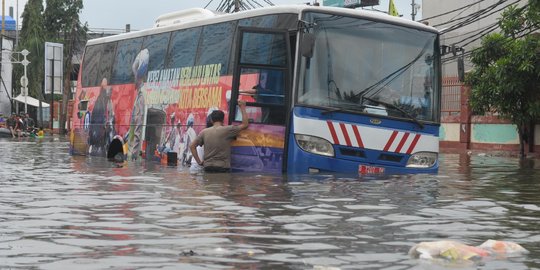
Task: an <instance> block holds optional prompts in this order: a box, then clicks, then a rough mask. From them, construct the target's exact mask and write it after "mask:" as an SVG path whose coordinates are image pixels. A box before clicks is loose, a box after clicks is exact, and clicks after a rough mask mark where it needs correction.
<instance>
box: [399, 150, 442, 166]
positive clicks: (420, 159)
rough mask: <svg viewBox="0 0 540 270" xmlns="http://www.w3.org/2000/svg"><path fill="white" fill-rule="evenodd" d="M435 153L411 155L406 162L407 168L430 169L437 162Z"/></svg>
mask: <svg viewBox="0 0 540 270" xmlns="http://www.w3.org/2000/svg"><path fill="white" fill-rule="evenodd" d="M437 157H438V155H437V153H433V152H418V153H416V154H413V155H412V156H411V157H410V158H409V160H408V161H407V167H409V168H431V167H433V166H434V165H435V163H436V162H437Z"/></svg>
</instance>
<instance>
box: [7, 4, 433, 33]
mask: <svg viewBox="0 0 540 270" xmlns="http://www.w3.org/2000/svg"><path fill="white" fill-rule="evenodd" d="M209 1H210V0H84V9H83V12H82V14H81V21H82V22H88V25H89V26H90V28H91V29H96V28H104V29H124V28H125V26H126V24H130V25H131V29H132V30H141V29H145V28H150V27H152V26H153V24H154V20H155V19H156V18H157V17H158V16H159V15H162V14H165V13H169V12H173V11H177V10H181V9H186V8H194V7H204V6H206V5H207V4H208V3H209ZM257 1H258V2H259V3H261V4H262V3H264V1H263V0H257ZM270 1H271V2H272V3H274V4H276V5H284V4H299V3H306V2H309V1H310V0H270ZM388 1H389V0H380V5H379V6H375V7H374V8H375V9H378V10H383V11H387V10H388ZM17 2H18V7H19V8H18V14H19V16H20V15H21V14H22V12H23V9H24V5H25V4H26V0H5V14H6V15H9V7H10V6H11V7H13V13H14V17H16V16H17ZM44 2H45V1H44ZM220 2H221V0H213V2H212V3H211V4H210V6H209V8H210V9H212V8H214V9H215V8H216V7H217V6H218V4H219V3H220ZM311 2H313V0H311ZM319 2H322V0H319ZM416 2H419V3H421V2H422V1H420V0H417V1H416ZM394 3H395V4H396V8H397V10H398V12H399V13H400V14H402V15H403V17H404V18H408V19H410V18H411V0H394ZM421 12H422V11H421V10H420V11H419V14H421ZM418 18H421V17H420V16H417V17H416V19H418Z"/></svg>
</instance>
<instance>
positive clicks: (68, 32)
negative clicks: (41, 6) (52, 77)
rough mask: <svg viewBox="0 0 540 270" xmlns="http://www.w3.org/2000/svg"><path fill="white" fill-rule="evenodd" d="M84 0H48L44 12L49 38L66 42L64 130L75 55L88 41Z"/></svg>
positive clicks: (61, 125)
mask: <svg viewBox="0 0 540 270" xmlns="http://www.w3.org/2000/svg"><path fill="white" fill-rule="evenodd" d="M82 9H83V1H82V0H47V7H46V9H45V11H44V12H43V21H44V25H45V26H44V30H45V33H46V37H47V40H49V41H54V42H59V43H63V44H64V61H63V62H64V89H63V90H62V91H63V93H62V94H63V95H62V107H61V111H60V112H59V113H60V114H59V115H60V119H59V120H60V121H59V126H60V128H61V130H62V132H64V131H65V130H64V127H65V122H66V118H67V113H68V112H67V107H68V106H67V104H68V99H69V97H70V93H71V74H72V73H73V72H74V66H73V56H74V55H76V54H77V53H78V50H79V48H82V47H83V46H81V43H84V42H85V41H86V32H87V30H88V29H87V26H86V25H83V24H82V23H81V22H80V18H79V13H81V10H82Z"/></svg>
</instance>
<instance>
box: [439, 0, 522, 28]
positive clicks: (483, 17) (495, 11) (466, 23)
mask: <svg viewBox="0 0 540 270" xmlns="http://www.w3.org/2000/svg"><path fill="white" fill-rule="evenodd" d="M504 1H507V0H504ZM519 1H521V0H516V1H514V2H512V3H510V4H508V5H506V6H504V7H502V8H500V9H497V10H494V11H492V12H490V13H487V14H484V15H483V16H479V15H480V14H481V13H478V16H475V18H474V20H473V19H468V20H466V21H464V22H461V23H458V24H456V25H454V26H451V27H449V28H447V29H445V30H443V31H441V32H442V33H448V32H450V31H453V30H456V29H459V28H461V27H464V26H466V25H469V24H472V23H474V22H477V21H479V20H482V19H485V18H487V17H489V16H491V15H493V14H495V13H497V12H500V11H501V10H503V9H506V8H507V7H509V6H511V5H514V4H516V3H519ZM501 3H502V2H501ZM498 5H499V4H498ZM495 7H496V6H494V7H491V8H489V9H487V10H486V11H488V10H492V9H494V8H495Z"/></svg>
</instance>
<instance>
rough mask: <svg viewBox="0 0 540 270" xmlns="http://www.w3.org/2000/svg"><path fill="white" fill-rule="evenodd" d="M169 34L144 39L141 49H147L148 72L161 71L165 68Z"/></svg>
mask: <svg viewBox="0 0 540 270" xmlns="http://www.w3.org/2000/svg"><path fill="white" fill-rule="evenodd" d="M170 35H171V34H170V33H162V34H157V35H151V36H148V37H146V38H145V39H144V42H143V49H148V53H149V54H150V59H149V62H148V70H149V71H151V70H161V69H163V68H164V66H165V64H164V63H165V54H166V53H167V47H168V46H169V37H170Z"/></svg>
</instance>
